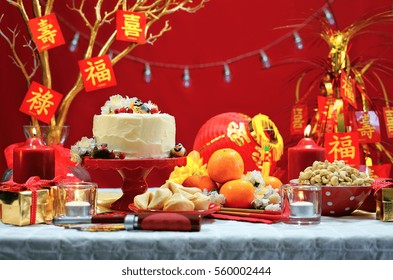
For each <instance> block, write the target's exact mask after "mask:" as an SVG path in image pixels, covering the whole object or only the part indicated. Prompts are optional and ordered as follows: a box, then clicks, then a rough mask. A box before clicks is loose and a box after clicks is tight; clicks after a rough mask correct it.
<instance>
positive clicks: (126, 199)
mask: <svg viewBox="0 0 393 280" xmlns="http://www.w3.org/2000/svg"><path fill="white" fill-rule="evenodd" d="M186 162H187V157H174V158H138V159H85V160H84V163H83V166H84V167H85V168H86V169H87V170H88V171H89V170H97V171H104V170H110V169H111V170H116V171H117V172H118V173H119V174H120V176H121V177H122V179H123V182H122V186H121V190H122V192H123V195H122V196H121V197H120V198H119V199H118V200H116V201H115V202H113V203H112V205H111V209H113V210H119V211H129V208H128V206H129V204H130V203H132V202H134V197H135V196H136V195H138V194H142V193H145V192H146V191H147V189H148V185H147V182H146V178H147V177H148V176H149V174H150V172H151V171H152V170H153V169H154V168H157V169H162V168H174V167H175V166H183V165H185V164H186ZM98 183H99V182H98Z"/></svg>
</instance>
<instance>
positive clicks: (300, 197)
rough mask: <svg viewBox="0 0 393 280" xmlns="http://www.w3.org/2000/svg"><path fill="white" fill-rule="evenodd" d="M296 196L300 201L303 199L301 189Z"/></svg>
mask: <svg viewBox="0 0 393 280" xmlns="http://www.w3.org/2000/svg"><path fill="white" fill-rule="evenodd" d="M298 197H299V200H301V201H303V200H304V194H303V191H299V193H298Z"/></svg>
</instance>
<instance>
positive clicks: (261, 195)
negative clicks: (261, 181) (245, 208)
mask: <svg viewBox="0 0 393 280" xmlns="http://www.w3.org/2000/svg"><path fill="white" fill-rule="evenodd" d="M254 196H255V199H254V201H253V204H254V207H255V208H256V209H267V207H268V206H269V205H272V204H278V205H280V201H281V197H280V195H279V194H278V190H277V189H274V188H273V187H272V186H270V185H268V186H261V185H260V186H259V187H257V188H256V189H255V192H254Z"/></svg>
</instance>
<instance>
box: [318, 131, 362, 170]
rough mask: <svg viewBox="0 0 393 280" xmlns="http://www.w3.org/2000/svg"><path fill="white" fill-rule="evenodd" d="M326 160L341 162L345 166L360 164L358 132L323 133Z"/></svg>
mask: <svg viewBox="0 0 393 280" xmlns="http://www.w3.org/2000/svg"><path fill="white" fill-rule="evenodd" d="M325 150H326V159H327V160H328V161H330V162H333V161H334V160H343V161H345V163H347V164H352V165H358V164H359V163H360V150H359V140H358V132H341V133H325Z"/></svg>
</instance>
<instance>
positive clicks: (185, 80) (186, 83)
mask: <svg viewBox="0 0 393 280" xmlns="http://www.w3.org/2000/svg"><path fill="white" fill-rule="evenodd" d="M183 85H184V86H185V87H186V88H188V87H190V85H191V77H190V71H189V70H188V67H186V68H184V72H183Z"/></svg>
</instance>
